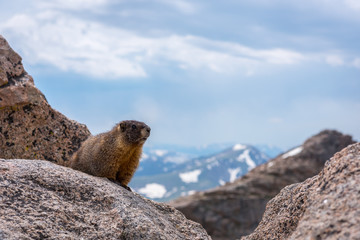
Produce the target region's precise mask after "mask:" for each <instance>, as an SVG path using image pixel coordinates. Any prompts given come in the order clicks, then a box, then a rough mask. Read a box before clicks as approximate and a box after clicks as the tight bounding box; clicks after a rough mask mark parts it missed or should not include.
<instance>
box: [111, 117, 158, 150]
mask: <svg viewBox="0 0 360 240" xmlns="http://www.w3.org/2000/svg"><path fill="white" fill-rule="evenodd" d="M116 129H117V131H120V132H121V133H122V135H123V139H124V140H125V142H127V143H130V144H143V143H144V142H145V141H146V139H147V138H148V137H149V136H150V130H151V129H150V127H149V126H148V125H146V124H145V123H143V122H138V121H134V120H126V121H122V122H120V123H119V124H118V125H117V126H116Z"/></svg>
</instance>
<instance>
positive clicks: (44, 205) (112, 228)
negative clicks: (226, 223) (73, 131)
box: [0, 159, 211, 240]
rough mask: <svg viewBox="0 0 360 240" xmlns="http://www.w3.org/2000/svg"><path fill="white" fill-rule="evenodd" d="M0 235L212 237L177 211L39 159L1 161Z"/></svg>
mask: <svg viewBox="0 0 360 240" xmlns="http://www.w3.org/2000/svg"><path fill="white" fill-rule="evenodd" d="M0 238H1V239H44V238H47V239H171V240H172V239H211V238H210V237H209V236H208V235H207V233H206V231H205V230H204V229H203V228H202V227H201V225H200V224H198V223H195V222H192V221H190V220H187V219H186V218H185V217H184V215H183V214H182V213H180V212H179V211H177V210H176V209H174V208H172V207H170V206H168V205H166V204H163V203H156V202H153V201H151V200H148V199H145V198H143V197H141V196H140V195H138V194H136V193H133V192H129V191H127V190H125V189H124V188H122V187H120V186H118V185H116V184H114V183H112V182H110V181H108V180H107V179H103V178H98V177H94V176H90V175H87V174H85V173H82V172H78V171H75V170H72V169H70V168H65V167H62V166H58V165H56V164H53V163H50V162H47V161H40V160H4V159H1V160H0Z"/></svg>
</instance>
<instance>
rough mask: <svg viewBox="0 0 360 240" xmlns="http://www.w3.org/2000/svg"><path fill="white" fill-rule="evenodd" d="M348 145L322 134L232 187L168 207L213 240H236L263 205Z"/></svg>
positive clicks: (255, 219)
mask: <svg viewBox="0 0 360 240" xmlns="http://www.w3.org/2000/svg"><path fill="white" fill-rule="evenodd" d="M351 143H353V141H352V139H351V137H350V136H348V135H343V134H341V133H339V132H337V131H330V130H326V131H322V132H320V133H319V134H317V135H315V136H313V137H311V138H310V139H308V140H307V141H305V143H304V144H303V145H302V146H301V148H302V151H300V152H296V150H295V151H290V153H293V155H292V154H289V152H288V153H285V154H282V155H280V156H278V157H276V158H274V159H272V160H270V161H269V162H267V163H265V164H263V165H260V166H258V167H256V168H254V169H253V170H252V171H250V172H249V173H247V174H246V175H244V176H243V177H242V178H240V179H237V180H236V181H235V182H233V183H229V184H226V185H224V186H221V187H218V188H215V189H212V190H209V191H205V192H199V193H196V194H194V195H191V196H187V197H181V198H179V199H176V200H174V201H172V202H170V204H171V205H172V206H174V207H176V208H177V209H178V210H180V211H182V212H183V213H184V214H185V216H186V217H187V218H189V219H192V220H194V221H196V222H199V223H200V224H202V226H203V227H204V228H205V229H206V230H207V232H208V233H209V234H210V235H211V236H212V238H213V239H235V238H240V237H241V236H244V235H248V234H250V233H252V231H253V230H254V229H255V228H256V227H257V225H258V223H259V222H260V220H261V217H262V215H263V213H264V211H265V207H266V203H267V202H268V201H269V200H270V199H271V198H273V197H274V196H275V195H276V194H278V193H279V192H280V190H281V189H282V188H283V187H285V186H287V185H289V184H293V183H297V182H302V181H304V180H305V179H307V178H309V177H312V176H314V175H316V174H318V173H319V172H320V171H321V169H322V168H323V166H324V163H325V161H326V160H327V159H329V158H330V157H331V156H333V155H334V154H335V153H336V152H338V151H340V150H341V149H343V148H344V147H346V146H348V145H349V144H351ZM298 150H300V148H298ZM294 153H295V154H294Z"/></svg>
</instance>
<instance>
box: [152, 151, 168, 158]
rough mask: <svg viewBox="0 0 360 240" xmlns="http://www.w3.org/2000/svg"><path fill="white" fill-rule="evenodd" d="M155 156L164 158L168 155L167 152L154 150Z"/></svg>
mask: <svg viewBox="0 0 360 240" xmlns="http://www.w3.org/2000/svg"><path fill="white" fill-rule="evenodd" d="M154 153H155V155H157V156H159V157H163V156H164V155H165V154H167V153H168V151H167V150H161V149H157V150H154Z"/></svg>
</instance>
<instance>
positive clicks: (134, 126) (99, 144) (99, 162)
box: [67, 120, 151, 191]
mask: <svg viewBox="0 0 360 240" xmlns="http://www.w3.org/2000/svg"><path fill="white" fill-rule="evenodd" d="M150 130H151V129H150V127H148V126H147V125H146V124H145V123H143V122H138V121H132V120H127V121H122V122H120V123H119V124H117V125H116V126H115V127H114V128H113V129H112V130H110V131H109V132H106V133H101V134H98V135H96V136H90V137H89V138H88V139H87V140H86V141H85V142H83V143H82V145H81V147H80V148H79V150H78V151H77V152H76V153H74V155H73V156H72V158H71V159H70V161H69V163H68V164H67V166H68V167H71V168H73V169H76V170H79V171H82V172H85V173H88V174H91V175H94V176H98V177H106V178H108V179H109V180H112V181H114V182H116V183H118V184H120V185H121V186H123V187H124V188H126V189H128V190H130V188H129V187H128V186H127V184H128V183H129V182H130V180H131V178H132V176H133V175H134V173H135V170H136V168H137V167H138V165H139V160H140V157H141V153H142V146H143V145H144V143H145V141H146V139H147V138H148V137H149V136H150ZM130 191H131V190H130Z"/></svg>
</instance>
